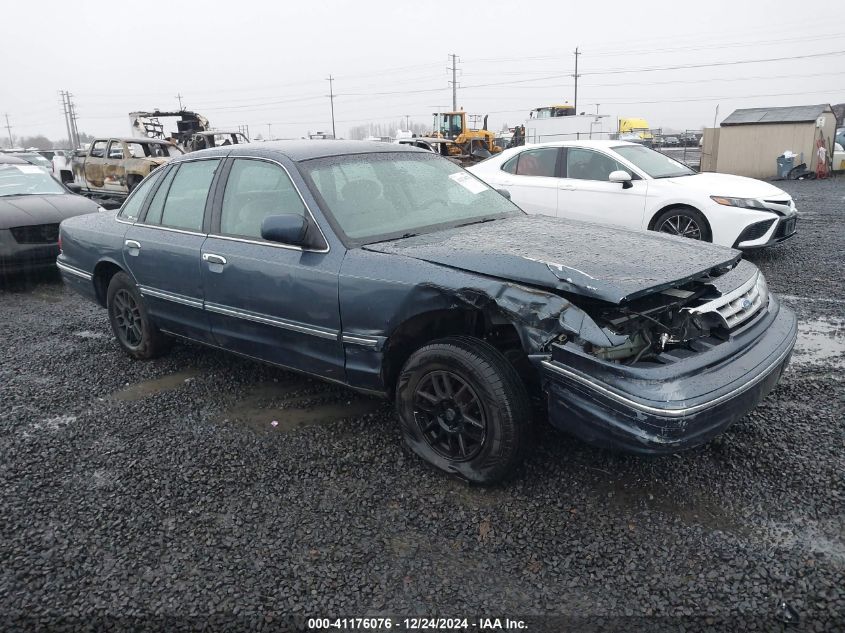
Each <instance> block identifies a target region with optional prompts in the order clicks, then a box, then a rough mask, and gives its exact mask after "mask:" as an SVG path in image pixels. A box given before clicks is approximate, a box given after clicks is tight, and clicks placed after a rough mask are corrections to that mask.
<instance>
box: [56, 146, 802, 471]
mask: <svg viewBox="0 0 845 633" xmlns="http://www.w3.org/2000/svg"><path fill="white" fill-rule="evenodd" d="M61 248H62V252H61V254H60V255H59V258H58V266H59V269H60V270H61V271H62V275H63V277H64V279H65V281H66V283H67V284H68V285H69V286H72V287H73V288H75V289H76V290H78V291H79V292H81V293H82V294H84V295H86V296H88V297H90V298H91V299H93V300H95V301H96V302H98V303H99V304H101V305H102V306H104V307H105V308H107V310H108V316H109V320H110V322H111V326H112V329H113V331H114V334H115V337H116V338H117V341H118V342H119V344H120V346H121V347H122V348H123V349H124V350H125V351H126V353H128V354H129V355H130V356H132V357H134V358H137V359H148V358H152V357H154V356H157V355H159V354H161V353H163V352H164V351H166V349H167V346H168V343H169V342H170V340H171V339H172V338H174V337H179V338H184V339H188V340H191V341H195V342H198V343H202V344H205V345H210V346H213V347H217V348H221V349H224V350H228V351H231V352H234V353H237V354H241V355H244V356H248V357H250V358H254V359H257V360H260V361H264V362H267V363H272V364H274V365H278V366H281V367H285V368H288V369H292V370H295V371H299V372H305V373H307V374H310V375H313V376H318V377H320V378H323V379H325V380H330V381H334V382H338V383H342V384H344V385H347V386H349V387H352V388H354V389H357V390H360V391H364V392H368V393H374V394H379V395H382V396H385V397H387V398H391V399H393V400H394V401H395V403H396V410H397V413H398V418H399V423H400V425H401V429H402V433H403V435H404V437H405V439H406V441H407V442H408V444H409V446H410V447H411V448H412V449H413V451H414V452H415V453H417V454H418V455H419V456H420V457H422V458H423V459H425V460H427V461H429V462H430V463H432V464H434V465H435V466H437V467H438V468H440V469H442V470H444V471H447V472H451V473H455V474H457V475H458V476H461V477H463V478H466V479H467V480H470V481H474V482H480V483H489V482H493V481H496V480H499V479H501V478H503V477H505V476H506V475H508V474H509V473H510V472H512V471H513V469H514V468H515V467H516V466H517V464H518V463H519V462H520V460H521V459H522V458H523V457H524V456H525V454H526V451H527V450H528V449H529V447H530V441H531V436H532V428H531V427H532V424H533V423H534V422H533V420H534V418H538V417H540V418H541V417H544V416H543V412H545V413H546V414H547V417H548V419H549V421H550V422H551V423H552V424H553V425H554V426H555V427H557V428H559V429H561V430H563V431H566V432H569V433H572V434H574V435H576V436H578V437H580V438H582V439H583V440H585V441H588V442H591V443H594V444H597V445H600V446H605V447H609V448H612V449H619V450H626V451H632V452H636V453H645V454H658V453H668V452H674V451H679V450H682V449H687V448H691V447H694V446H697V445H700V444H702V443H705V442H707V441H708V440H710V439H711V438H713V437H714V436H716V435H717V434H719V433H721V432H722V431H724V430H725V429H726V428H727V427H728V426H729V425H730V424H731V423H733V422H734V421H736V420H737V419H739V418H740V417H742V416H743V415H744V414H745V413H747V412H748V411H749V410H750V409H752V408H753V407H754V406H755V405H757V403H759V402H760V400H761V399H762V398H763V397H765V395H766V394H767V393H768V392H769V391H771V390H772V389H773V388H774V387H775V385H776V384H777V381H778V379H779V378H780V376H781V374H782V372H783V370H784V368H785V367H786V365H787V363H788V360H789V356H790V353H791V351H792V347H793V345H794V342H795V336H796V319H795V316H794V314H793V313H792V312H791V311H790V310H788V309H787V308H785V307H783V306H781V305H780V303H779V302H778V300H777V298H776V297H775V296H774V295H773V294H771V293H770V292H769V291H768V289H767V287H766V281H765V279H764V278H763V275H762V274H761V273H760V271H759V270H757V268H756V267H755V266H754V265H753V264H751V263H749V262H747V261H742V260H741V259H740V253H739V252H738V251H735V250H732V249H729V248H724V247H720V246H715V245H712V244H704V243H700V242H693V241H690V240H685V239H683V238H679V237H674V236H669V235H664V234H659V233H654V232H641V231H633V230H625V229H619V228H609V227H604V226H599V225H594V224H588V223H581V222H576V221H572V220H563V219H558V218H553V217H545V216H528V215H526V214H524V213H523V212H522V211H521V210H520V209H519V208H518V207H516V206H515V205H514V204H512V203H511V202H510V201H509V200H508V199H507V196H506V195H503V192H497V191H496V190H494V189H491V188H490V187H488V186H487V185H486V184H484V183H483V182H481V181H480V180H478V179H477V178H476V177H475V176H473V175H471V174H469V173H467V172H465V171H464V170H463V169H461V168H460V167H458V166H456V165H455V164H453V163H452V162H450V161H448V160H445V159H443V158H440V157H438V156H436V155H433V154H431V153H430V152H425V151H423V150H418V149H416V148H411V147H404V146H395V145H388V144H384V143H364V142H354V141H352V142H345V141H294V142H287V143H264V144H260V145H239V146H233V147H229V148H219V149H212V150H205V151H201V152H195V153H192V154H188V155H186V156H184V157H180V158H177V159H175V160H173V161H171V162H169V163H168V164H167V165H165V166H163V167H161V168H160V169H158V170H156V171H155V172H153V173H152V174H151V175H150V176H148V177H147V178H146V179H145V180H144V181H143V183H141V184H140V185H139V186H138V187H137V188H136V189H135V191H134V192H133V193H132V195H131V196H130V197H129V198H128V199H127V200H126V202H125V203H124V205H123V207H122V208H121V209H120V211H119V212H118V213H116V214H115V213H101V214H92V215H87V216H80V217H76V218H72V219H69V220H66V221H64V222H63V223H62V224H61Z"/></svg>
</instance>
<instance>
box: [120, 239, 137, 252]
mask: <svg viewBox="0 0 845 633" xmlns="http://www.w3.org/2000/svg"><path fill="white" fill-rule="evenodd" d="M123 245H124V246H126V248H134V249H135V250H136V251H137V250H141V243H140V242H136V241H135V240H126V241H125V242H124V243H123Z"/></svg>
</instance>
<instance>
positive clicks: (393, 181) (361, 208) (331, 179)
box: [300, 152, 522, 244]
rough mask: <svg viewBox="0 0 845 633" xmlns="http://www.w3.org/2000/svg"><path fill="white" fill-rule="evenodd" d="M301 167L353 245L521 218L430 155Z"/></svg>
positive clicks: (388, 155)
mask: <svg viewBox="0 0 845 633" xmlns="http://www.w3.org/2000/svg"><path fill="white" fill-rule="evenodd" d="M300 168H301V169H302V171H303V172H304V174H305V177H306V179H307V180H308V181H309V185H310V186H311V189H312V191H314V192H315V193H317V194H318V196H319V197H320V198H322V202H323V207H324V208H325V210H326V212H327V214H328V215H329V216H330V219H332V220H333V224H334V225H335V228H336V229H339V230H340V232H341V233H342V234H343V235H345V236H346V238H347V239H349V240H350V241H352V242H355V243H358V244H368V243H373V242H379V241H383V240H387V239H394V238H398V237H402V236H408V235H411V234H414V235H415V234H418V233H426V232H431V231H435V230H438V229H442V228H447V227H450V226H456V225H459V224H467V223H472V222H480V221H485V220H491V219H499V218H503V217H508V216H511V215H516V214H520V213H522V211H520V209H519V208H518V207H517V206H516V205H514V204H513V203H512V202H511V201H510V200H508V199H507V198H504V197H503V196H502V195H500V194H499V193H497V192H496V191H495V190H493V189H491V188H490V187H488V186H487V185H486V184H484V183H483V182H481V181H480V180H478V179H477V178H476V177H475V176H472V175H471V174H469V173H468V172H466V171H464V170H463V169H461V168H460V167H458V166H457V165H455V164H454V163H452V162H451V161H448V160H446V159H443V158H440V157H438V156H434V155H432V154H430V153H422V152H420V153H417V152H413V153H404V152H396V153H394V152H385V153H378V154H354V155H348V156H332V157H329V158H322V159H317V160H310V161H305V162H303V163H300Z"/></svg>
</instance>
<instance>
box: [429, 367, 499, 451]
mask: <svg viewBox="0 0 845 633" xmlns="http://www.w3.org/2000/svg"><path fill="white" fill-rule="evenodd" d="M486 417H487V416H486V415H485V413H484V407H483V406H482V404H481V400H479V398H478V395H477V394H476V393H475V391H474V390H473V388H472V387H470V386H469V384H468V383H467V382H466V381H465V380H463V379H462V378H461V377H460V376H458V375H456V374H454V373H453V372H451V371H433V372H431V373H429V374H427V375H426V376H424V377H423V379H422V380H420V382H419V383H417V387H416V390H415V392H414V419H415V420H416V422H417V424H418V425H419V427H420V431H421V432H422V436H423V438H424V439H425V441H426V442H427V443H428V445H429V446H430V447H431V448H432V449H433V450H434V451H435V452H436V453H438V454H439V455H442V456H443V457H445V458H446V459H449V460H453V461H462V460H469V459H472V458H473V457H475V456H476V455H478V453H479V451H481V447H482V446H483V444H484V440H485V437H486V435H487V433H486V431H487V424H486Z"/></svg>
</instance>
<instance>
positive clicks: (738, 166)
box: [702, 103, 836, 178]
mask: <svg viewBox="0 0 845 633" xmlns="http://www.w3.org/2000/svg"><path fill="white" fill-rule="evenodd" d="M708 131H709V130H708ZM712 132H713V135H712V136H713V138H711V139H710V147H712V150H713V152H712V159H715V160H711V161H710V164H709V168H710V169H711V170H713V171H718V172H721V173H725V174H737V175H740V176H749V177H751V178H775V177H777V157H778V156H780V155H781V154H783V153H784V151H787V150H789V151H792V152H794V153H795V154H797V155H798V156H796V158H795V164H796V165H798V164H799V163H801V162H802V161H803V162H805V163H806V164H807V167H808V168H809V169H815V168H816V142H817V141H818V140H819V139H821V138H823V139H824V141H825V146H826V147H827V148H828V156H830V154H831V152H832V150H833V138H834V134H835V132H836V117H835V116H834V114H833V110H832V109H831V107H830V104H826V103H825V104H820V105H807V106H790V107H786V108H744V109H741V110H735V111H734V112H733V114H731V115H730V116H729V117H728V118H726V119H725V120H724V121H722V125H721V127H720V128H717V129H715V130H713V131H712ZM706 143H707V141H706V140H705V144H706ZM702 159H703V157H702ZM714 163H715V164H714ZM702 166H703V165H702Z"/></svg>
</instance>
